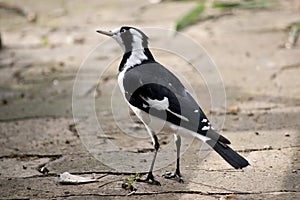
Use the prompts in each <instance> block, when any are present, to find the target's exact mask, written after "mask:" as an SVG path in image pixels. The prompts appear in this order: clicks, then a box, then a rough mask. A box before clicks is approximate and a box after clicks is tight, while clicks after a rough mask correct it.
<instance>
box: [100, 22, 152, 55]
mask: <svg viewBox="0 0 300 200" xmlns="http://www.w3.org/2000/svg"><path fill="white" fill-rule="evenodd" d="M97 32H98V33H101V34H104V35H107V36H110V37H112V38H113V39H115V40H116V41H117V42H118V43H119V44H120V45H121V47H122V49H123V50H124V53H127V52H131V51H134V50H140V49H145V48H148V37H147V36H146V35H145V34H144V33H143V32H142V31H141V30H139V29H137V28H134V27H130V26H122V27H120V28H117V29H115V30H112V31H103V30H97Z"/></svg>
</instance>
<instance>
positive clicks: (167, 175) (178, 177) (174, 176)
mask: <svg viewBox="0 0 300 200" xmlns="http://www.w3.org/2000/svg"><path fill="white" fill-rule="evenodd" d="M174 139H175V144H176V150H177V151H176V152H177V160H176V170H175V173H171V172H166V173H165V174H164V175H163V177H165V178H166V179H175V180H177V181H178V182H179V183H183V179H182V176H181V174H180V146H181V137H180V136H179V135H177V134H174Z"/></svg>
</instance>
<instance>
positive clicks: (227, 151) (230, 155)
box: [206, 140, 250, 169]
mask: <svg viewBox="0 0 300 200" xmlns="http://www.w3.org/2000/svg"><path fill="white" fill-rule="evenodd" d="M206 143H207V144H209V146H211V147H212V148H213V149H214V150H215V151H216V152H217V153H218V154H220V156H222V158H224V160H226V161H227V162H228V163H229V164H230V165H231V166H232V167H234V168H235V169H242V168H243V167H247V166H248V165H250V164H249V163H248V161H247V160H246V159H245V158H243V157H242V156H241V155H239V154H238V153H237V152H235V151H234V150H233V149H231V148H230V147H229V146H228V145H226V144H224V143H221V142H216V141H213V140H208V141H207V142H206Z"/></svg>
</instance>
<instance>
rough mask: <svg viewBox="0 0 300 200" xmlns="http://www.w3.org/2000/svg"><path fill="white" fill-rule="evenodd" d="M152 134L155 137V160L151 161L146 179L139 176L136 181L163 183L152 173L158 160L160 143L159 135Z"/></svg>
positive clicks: (154, 183)
mask: <svg viewBox="0 0 300 200" xmlns="http://www.w3.org/2000/svg"><path fill="white" fill-rule="evenodd" d="M152 133H153V132H152ZM151 136H152V139H153V145H154V149H155V151H154V157H153V160H152V163H151V166H150V169H149V172H148V174H147V177H146V179H141V178H138V179H136V181H137V182H147V183H150V184H153V185H161V184H160V182H159V181H158V180H156V179H155V178H154V176H153V173H152V172H153V168H154V163H155V160H156V155H157V151H158V149H159V143H158V139H157V136H156V135H155V134H154V133H153V134H152V135H151Z"/></svg>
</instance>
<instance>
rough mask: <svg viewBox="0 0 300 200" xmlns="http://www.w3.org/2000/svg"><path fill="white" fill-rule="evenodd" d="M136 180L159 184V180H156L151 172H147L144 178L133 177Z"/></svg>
mask: <svg viewBox="0 0 300 200" xmlns="http://www.w3.org/2000/svg"><path fill="white" fill-rule="evenodd" d="M135 181H136V182H144V183H149V184H151V185H159V186H161V184H160V182H159V181H158V180H156V179H155V178H154V176H153V174H152V173H149V174H148V176H147V178H146V179H141V178H137V179H135Z"/></svg>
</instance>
